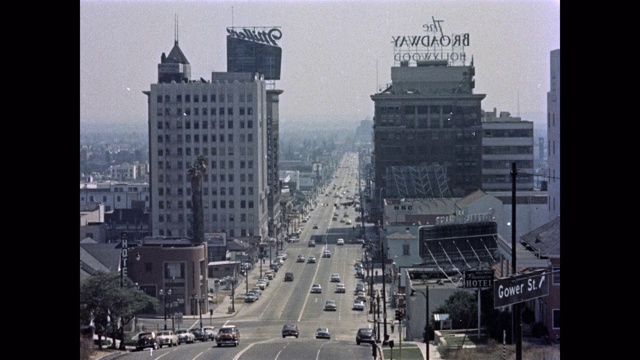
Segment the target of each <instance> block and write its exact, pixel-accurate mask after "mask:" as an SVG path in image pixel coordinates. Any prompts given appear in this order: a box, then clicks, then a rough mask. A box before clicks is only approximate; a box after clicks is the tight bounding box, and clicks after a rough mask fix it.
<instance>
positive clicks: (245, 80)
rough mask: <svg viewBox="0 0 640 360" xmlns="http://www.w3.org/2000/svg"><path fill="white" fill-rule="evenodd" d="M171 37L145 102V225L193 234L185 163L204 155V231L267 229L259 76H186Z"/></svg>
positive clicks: (157, 232) (165, 232) (263, 100)
mask: <svg viewBox="0 0 640 360" xmlns="http://www.w3.org/2000/svg"><path fill="white" fill-rule="evenodd" d="M190 73H191V69H190V64H189V62H188V61H187V59H186V57H185V56H184V54H183V53H182V51H181V50H180V48H179V46H178V41H177V40H176V41H175V44H174V46H173V49H172V50H171V52H170V53H169V55H168V56H165V54H164V53H163V54H162V56H161V62H160V64H158V83H156V84H151V89H150V91H145V92H144V93H145V94H146V95H147V96H148V106H149V118H148V120H149V124H148V125H149V160H150V202H151V214H150V225H151V234H152V235H153V236H188V237H191V236H192V232H191V227H192V220H191V219H192V209H191V206H192V204H191V182H190V180H189V177H188V175H187V169H188V168H189V166H190V164H191V163H192V162H193V161H194V160H195V159H196V158H197V157H198V156H199V155H203V156H205V157H206V158H207V170H206V173H205V175H204V177H203V184H202V195H203V207H204V231H205V233H226V235H227V237H243V236H266V235H267V232H268V218H269V215H268V199H267V196H268V192H269V186H268V183H267V181H268V166H267V161H266V160H267V136H268V135H267V134H268V133H267V130H268V128H267V125H268V124H267V120H268V115H267V113H268V109H267V102H268V97H267V89H266V83H265V80H264V77H263V76H262V75H260V74H257V73H256V74H251V73H228V72H213V73H212V74H211V80H205V79H203V78H200V79H198V80H191V79H190Z"/></svg>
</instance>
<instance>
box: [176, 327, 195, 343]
mask: <svg viewBox="0 0 640 360" xmlns="http://www.w3.org/2000/svg"><path fill="white" fill-rule="evenodd" d="M176 335H178V344H182V343H185V344H193V343H194V341H196V337H195V335H193V334H192V333H190V332H189V330H187V329H179V330H176Z"/></svg>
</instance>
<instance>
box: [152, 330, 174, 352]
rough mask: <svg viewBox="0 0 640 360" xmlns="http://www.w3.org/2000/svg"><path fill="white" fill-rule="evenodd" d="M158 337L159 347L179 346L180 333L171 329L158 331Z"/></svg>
mask: <svg viewBox="0 0 640 360" xmlns="http://www.w3.org/2000/svg"><path fill="white" fill-rule="evenodd" d="M156 339H157V340H158V347H159V348H162V347H163V346H168V347H172V346H178V335H176V334H175V333H174V332H173V331H171V330H161V331H158V334H157V336H156Z"/></svg>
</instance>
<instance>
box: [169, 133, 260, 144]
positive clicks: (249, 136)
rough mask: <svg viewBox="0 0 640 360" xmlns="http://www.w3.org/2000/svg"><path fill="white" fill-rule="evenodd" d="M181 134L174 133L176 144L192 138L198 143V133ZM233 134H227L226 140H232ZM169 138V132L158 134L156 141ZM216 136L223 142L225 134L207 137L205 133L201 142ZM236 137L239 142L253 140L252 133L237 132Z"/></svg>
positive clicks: (190, 140) (214, 140) (189, 141)
mask: <svg viewBox="0 0 640 360" xmlns="http://www.w3.org/2000/svg"><path fill="white" fill-rule="evenodd" d="M182 135H183V134H177V135H175V141H176V142H177V143H178V144H182V143H183V142H186V143H191V142H192V139H193V142H194V143H199V142H200V134H195V135H191V134H185V135H184V137H183V136H182ZM233 135H235V134H227V136H226V139H227V141H226V142H230V143H232V142H233V138H234V136H233ZM171 138H172V135H169V134H165V135H164V136H162V135H158V143H171ZM216 138H217V139H218V140H219V142H225V136H224V134H219V136H218V137H216V136H215V134H211V137H210V138H209V136H208V135H207V134H202V142H203V143H208V142H209V139H211V142H216ZM238 138H239V139H240V142H241V143H243V142H253V134H238ZM183 139H184V141H183Z"/></svg>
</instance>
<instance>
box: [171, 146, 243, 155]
mask: <svg viewBox="0 0 640 360" xmlns="http://www.w3.org/2000/svg"><path fill="white" fill-rule="evenodd" d="M191 149H192V148H190V147H188V148H184V150H185V151H184V155H186V156H191V154H192V150H191ZM238 149H239V153H240V156H253V147H244V146H240V147H239V148H238ZM182 150H183V149H182V147H178V148H177V149H176V155H177V156H182V155H183V151H182ZM200 152H201V150H200V148H199V147H196V148H193V154H194V155H195V156H198V155H200ZM234 153H235V150H234V147H233V146H229V147H224V146H223V147H220V148H216V147H212V148H211V155H212V156H217V155H220V156H226V155H229V156H233V155H234ZM164 155H166V156H171V149H170V148H165V149H158V156H164ZM202 155H204V156H209V148H202Z"/></svg>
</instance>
